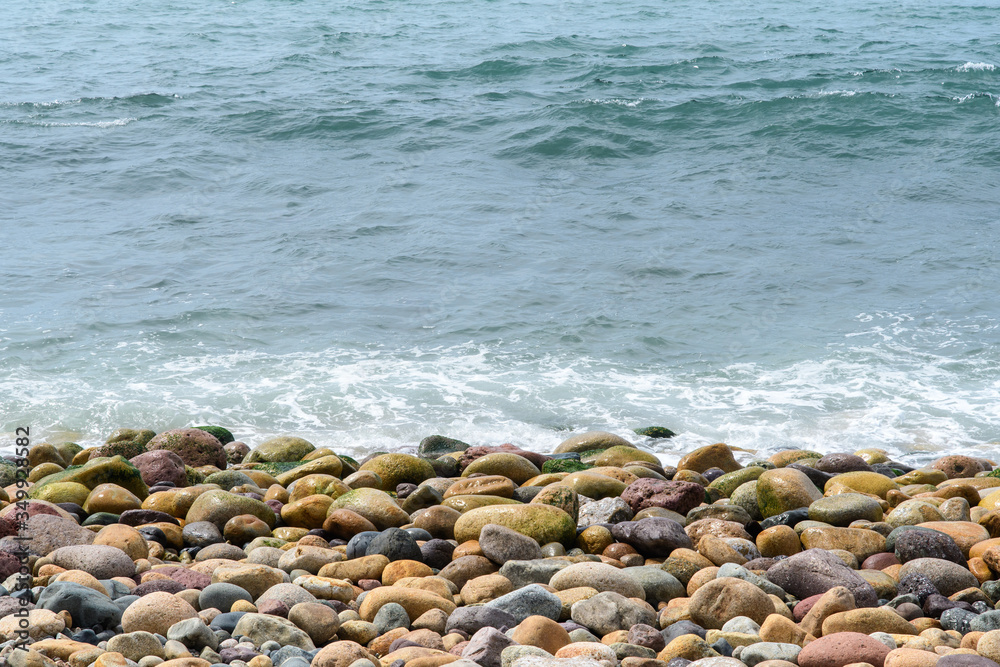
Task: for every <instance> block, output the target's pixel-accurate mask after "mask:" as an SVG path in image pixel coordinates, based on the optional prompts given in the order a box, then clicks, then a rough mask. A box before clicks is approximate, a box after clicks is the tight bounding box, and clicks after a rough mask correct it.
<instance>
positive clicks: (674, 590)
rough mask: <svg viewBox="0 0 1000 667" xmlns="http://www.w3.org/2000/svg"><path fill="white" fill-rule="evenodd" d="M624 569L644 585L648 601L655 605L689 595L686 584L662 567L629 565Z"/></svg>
mask: <svg viewBox="0 0 1000 667" xmlns="http://www.w3.org/2000/svg"><path fill="white" fill-rule="evenodd" d="M624 571H625V573H626V574H628V575H630V576H631V577H632V578H633V579H635V580H636V581H637V582H638V583H639V585H640V586H642V589H643V592H644V593H645V599H646V602H649V603H650V604H651V605H653V606H656V605H657V604H658V603H660V602H668V601H670V600H673V599H674V598H681V597H686V595H687V593H686V591H685V589H684V584H682V583H681V582H680V581H679V580H678V579H677V577H675V576H674V575H672V574H670V573H669V572H667V571H666V570H664V569H662V568H661V567H658V566H655V565H646V566H640V567H629V568H626V569H625V570H624ZM619 592H620V591H619Z"/></svg>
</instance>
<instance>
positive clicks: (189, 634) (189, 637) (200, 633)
mask: <svg viewBox="0 0 1000 667" xmlns="http://www.w3.org/2000/svg"><path fill="white" fill-rule="evenodd" d="M167 639H169V640H173V641H179V642H180V643H182V644H184V645H185V646H187V647H188V648H189V649H192V650H195V651H199V652H200V651H201V650H202V649H204V648H205V647H208V648H210V649H212V650H213V651H214V650H215V649H216V648H218V646H219V638H218V637H216V636H215V633H214V632H212V630H211V629H209V627H208V626H207V625H205V622H204V621H203V620H201V619H200V618H188V619H185V620H183V621H178V622H177V623H174V624H173V625H171V626H170V628H169V629H168V630H167Z"/></svg>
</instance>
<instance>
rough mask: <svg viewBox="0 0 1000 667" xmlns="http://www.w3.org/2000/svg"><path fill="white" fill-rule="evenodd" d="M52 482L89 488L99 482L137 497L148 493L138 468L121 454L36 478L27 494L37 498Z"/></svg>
mask: <svg viewBox="0 0 1000 667" xmlns="http://www.w3.org/2000/svg"><path fill="white" fill-rule="evenodd" d="M54 482H76V483H78V484H82V485H83V486H85V487H87V488H88V489H90V490H93V489H94V487H96V486H99V485H101V484H116V485H118V486H120V487H122V488H123V489H126V490H127V491H129V492H131V493H133V494H135V496H136V497H137V498H139V499H142V498H145V497H146V496H147V495H149V489H148V488H147V487H146V483H145V482H143V481H142V475H140V474H139V469H138V468H136V467H135V466H134V465H132V464H131V463H129V462H128V461H126V460H125V459H124V458H122V457H121V456H112V457H110V458H108V457H100V458H91V459H90V460H89V461H87V462H86V463H85V464H83V465H82V466H70V467H69V468H66V469H65V470H63V471H62V472H57V473H55V474H54V475H49V476H48V477H44V478H42V479H40V480H38V483H36V484H35V485H34V486H32V487H31V491H29V493H28V495H29V496H31V497H32V498H38V497H39V496H38V494H40V493H42V491H43V490H44V488H45V487H46V486H47V485H49V484H52V483H54Z"/></svg>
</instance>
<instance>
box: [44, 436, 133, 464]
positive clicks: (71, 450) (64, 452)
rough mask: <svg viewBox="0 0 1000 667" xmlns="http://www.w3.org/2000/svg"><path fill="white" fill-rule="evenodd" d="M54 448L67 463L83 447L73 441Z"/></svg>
mask: <svg viewBox="0 0 1000 667" xmlns="http://www.w3.org/2000/svg"><path fill="white" fill-rule="evenodd" d="M150 433H152V431H150ZM56 449H57V450H58V451H59V456H61V457H62V458H63V461H66V462H69V463H71V462H72V461H73V459H74V458H75V457H76V455H77V454H79V453H80V452H82V451H83V447H81V446H80V445H78V444H76V443H75V442H64V443H62V444H59V445H56Z"/></svg>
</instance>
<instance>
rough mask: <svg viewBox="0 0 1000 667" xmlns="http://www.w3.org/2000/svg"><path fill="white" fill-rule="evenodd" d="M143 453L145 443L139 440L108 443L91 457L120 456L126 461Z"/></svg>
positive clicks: (144, 451)
mask: <svg viewBox="0 0 1000 667" xmlns="http://www.w3.org/2000/svg"><path fill="white" fill-rule="evenodd" d="M150 433H152V431H150ZM145 453H146V443H145V442H141V441H139V440H118V441H116V442H109V443H107V444H105V445H101V446H100V447H98V448H97V450H96V451H95V452H94V453H93V454H92V455H91V456H92V457H100V456H121V457H122V458H126V459H134V458H135V457H137V456H139V455H140V454H145Z"/></svg>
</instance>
